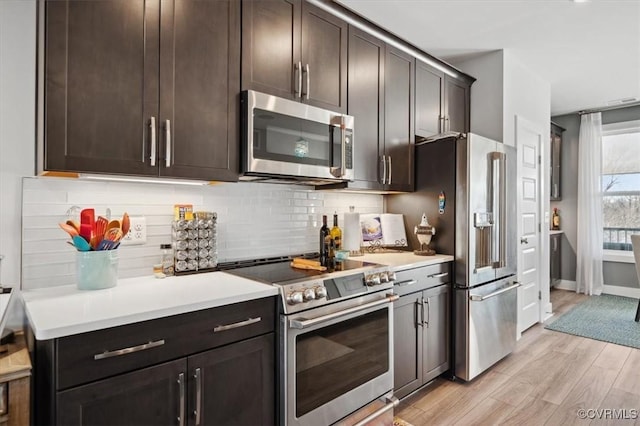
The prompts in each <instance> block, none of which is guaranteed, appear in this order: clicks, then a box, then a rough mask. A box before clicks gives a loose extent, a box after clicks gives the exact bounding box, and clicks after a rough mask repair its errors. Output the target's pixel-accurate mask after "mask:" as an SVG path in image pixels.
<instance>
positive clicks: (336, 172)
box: [329, 116, 347, 178]
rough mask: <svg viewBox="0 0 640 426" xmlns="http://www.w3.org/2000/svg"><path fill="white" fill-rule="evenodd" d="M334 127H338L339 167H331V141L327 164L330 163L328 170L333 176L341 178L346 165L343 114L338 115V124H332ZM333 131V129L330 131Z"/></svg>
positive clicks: (345, 133)
mask: <svg viewBox="0 0 640 426" xmlns="http://www.w3.org/2000/svg"><path fill="white" fill-rule="evenodd" d="M332 126H335V127H338V128H339V129H340V167H333V164H332V162H333V143H332V144H331V148H330V156H331V159H330V160H329V164H330V167H331V169H330V172H331V174H332V175H333V176H335V177H337V178H341V177H344V175H346V174H347V167H346V163H347V128H346V125H345V117H344V116H340V117H339V124H337V125H332ZM331 132H332V133H333V131H331Z"/></svg>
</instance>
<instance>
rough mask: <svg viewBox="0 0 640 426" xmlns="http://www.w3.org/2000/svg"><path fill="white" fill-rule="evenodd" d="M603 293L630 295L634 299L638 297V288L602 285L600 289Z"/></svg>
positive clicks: (639, 294)
mask: <svg viewBox="0 0 640 426" xmlns="http://www.w3.org/2000/svg"><path fill="white" fill-rule="evenodd" d="M602 292H603V293H604V294H612V295H614V296H625V297H632V298H634V299H640V288H634V287H621V286H619V285H606V284H605V285H604V289H603V290H602Z"/></svg>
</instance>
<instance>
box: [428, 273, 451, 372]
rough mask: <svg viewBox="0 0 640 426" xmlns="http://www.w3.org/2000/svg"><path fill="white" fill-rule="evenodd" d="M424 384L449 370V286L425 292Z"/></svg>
mask: <svg viewBox="0 0 640 426" xmlns="http://www.w3.org/2000/svg"><path fill="white" fill-rule="evenodd" d="M423 297H424V300H425V303H424V304H423V307H424V310H425V313H424V316H425V325H424V327H423V332H424V348H423V358H422V380H423V383H426V382H428V381H429V380H431V379H433V378H435V377H437V376H438V375H440V374H441V373H443V372H445V371H446V370H448V369H449V297H450V290H449V285H448V284H445V285H442V286H440V287H436V288H433V289H429V290H425V291H424V296H423Z"/></svg>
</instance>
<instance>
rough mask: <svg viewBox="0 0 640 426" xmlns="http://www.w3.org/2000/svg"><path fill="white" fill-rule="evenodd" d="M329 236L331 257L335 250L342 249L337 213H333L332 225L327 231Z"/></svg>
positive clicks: (333, 255)
mask: <svg viewBox="0 0 640 426" xmlns="http://www.w3.org/2000/svg"><path fill="white" fill-rule="evenodd" d="M329 235H330V236H331V246H330V248H329V257H330V258H331V259H333V258H334V257H335V255H336V251H337V250H340V249H342V229H340V228H339V227H338V214H337V213H334V214H333V227H332V228H331V230H330V231H329Z"/></svg>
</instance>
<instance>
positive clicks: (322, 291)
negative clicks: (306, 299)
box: [313, 285, 327, 299]
mask: <svg viewBox="0 0 640 426" xmlns="http://www.w3.org/2000/svg"><path fill="white" fill-rule="evenodd" d="M313 290H314V291H315V292H316V299H323V298H325V297H327V289H326V287H323V286H320V285H319V286H317V287H314V288H313Z"/></svg>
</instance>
